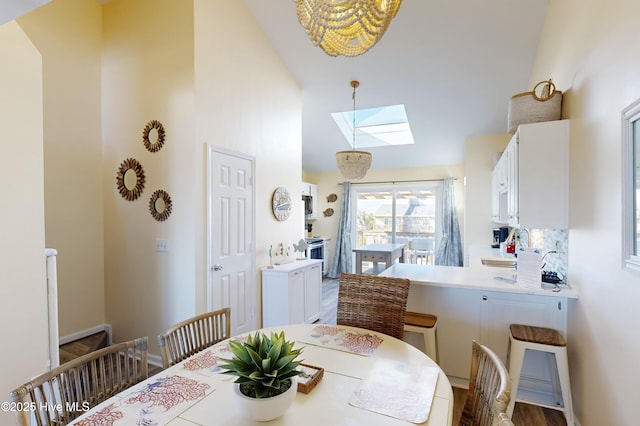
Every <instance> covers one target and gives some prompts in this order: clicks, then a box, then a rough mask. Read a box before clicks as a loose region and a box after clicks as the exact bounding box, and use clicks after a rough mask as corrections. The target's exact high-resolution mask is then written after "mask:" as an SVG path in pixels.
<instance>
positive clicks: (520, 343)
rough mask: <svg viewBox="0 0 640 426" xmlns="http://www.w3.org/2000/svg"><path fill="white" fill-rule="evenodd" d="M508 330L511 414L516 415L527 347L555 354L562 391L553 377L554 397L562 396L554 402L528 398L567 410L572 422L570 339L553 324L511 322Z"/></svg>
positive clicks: (509, 410)
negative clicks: (548, 325) (565, 338)
mask: <svg viewBox="0 0 640 426" xmlns="http://www.w3.org/2000/svg"><path fill="white" fill-rule="evenodd" d="M509 332H510V333H509V334H510V335H509V351H508V353H507V363H508V364H509V375H510V376H511V385H512V394H513V397H512V398H511V401H510V402H509V407H508V409H507V414H508V415H509V417H511V416H512V415H513V408H514V406H515V403H516V399H517V396H518V384H519V382H520V373H521V372H522V365H523V362H524V355H525V351H527V350H533V351H541V352H547V353H549V354H553V355H554V356H555V361H556V368H557V372H558V379H559V381H560V392H558V389H557V383H555V380H554V379H552V382H554V397H556V399H557V396H559V395H560V396H561V397H562V400H556V405H555V406H554V405H547V404H541V403H537V402H532V401H526V402H527V403H530V404H534V405H540V406H544V407H547V408H553V409H555V410H560V411H562V412H564V417H565V419H566V420H567V425H568V426H573V424H574V423H573V404H572V402H571V383H570V381H569V361H568V359H567V343H566V342H565V340H564V338H563V337H562V335H561V334H560V333H559V332H558V331H557V330H554V329H552V328H545V327H533V326H530V325H522V324H511V325H509Z"/></svg>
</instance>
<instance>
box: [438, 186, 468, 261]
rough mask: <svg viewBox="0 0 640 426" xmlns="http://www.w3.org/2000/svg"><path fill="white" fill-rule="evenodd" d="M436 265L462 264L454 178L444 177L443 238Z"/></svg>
mask: <svg viewBox="0 0 640 426" xmlns="http://www.w3.org/2000/svg"><path fill="white" fill-rule="evenodd" d="M435 264H436V265H445V266H462V264H463V260H462V241H461V238H460V226H459V225H458V212H457V211H456V199H455V195H454V192H453V178H452V177H448V178H445V179H444V188H443V191H442V239H441V240H440V245H439V246H438V251H437V252H436V261H435Z"/></svg>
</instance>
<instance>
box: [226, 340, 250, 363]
mask: <svg viewBox="0 0 640 426" xmlns="http://www.w3.org/2000/svg"><path fill="white" fill-rule="evenodd" d="M229 349H231V352H232V353H233V354H234V355H235V356H236V357H237V358H238V359H240V360H241V361H243V362H251V359H250V358H249V357H248V354H247V352H246V350H245V346H244V345H243V344H242V343H240V342H236V341H233V340H232V341H230V342H229Z"/></svg>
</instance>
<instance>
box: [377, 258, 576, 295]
mask: <svg viewBox="0 0 640 426" xmlns="http://www.w3.org/2000/svg"><path fill="white" fill-rule="evenodd" d="M380 275H381V276H385V277H397V278H408V279H409V280H410V281H411V284H414V285H430V286H437V287H449V288H458V289H468V290H480V291H498V292H504V293H519V294H533V295H540V296H556V297H564V298H569V299H577V298H578V291H577V290H576V289H575V288H574V287H572V286H571V285H568V286H567V285H561V286H560V287H559V288H560V291H555V292H554V291H552V290H551V289H543V288H531V287H525V286H522V285H518V284H515V283H510V282H507V281H504V280H505V279H506V280H511V279H513V278H514V276H513V275H514V271H513V270H512V269H509V268H495V267H489V266H471V267H457V266H437V265H436V266H434V265H418V264H411V263H395V264H393V265H392V266H391V267H389V268H388V269H386V270H385V271H384V272H382V273H381V274H380Z"/></svg>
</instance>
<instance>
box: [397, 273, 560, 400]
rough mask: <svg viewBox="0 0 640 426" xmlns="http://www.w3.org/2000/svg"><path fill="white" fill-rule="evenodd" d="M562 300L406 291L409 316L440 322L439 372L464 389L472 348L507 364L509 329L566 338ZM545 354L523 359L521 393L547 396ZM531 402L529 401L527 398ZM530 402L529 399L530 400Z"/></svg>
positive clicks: (549, 373)
mask: <svg viewBox="0 0 640 426" xmlns="http://www.w3.org/2000/svg"><path fill="white" fill-rule="evenodd" d="M566 303H567V301H566V298H562V297H557V296H551V295H549V296H543V295H539V294H536V295H531V294H520V293H506V292H492V291H482V290H471V289H464V288H450V287H439V286H435V285H434V286H431V285H416V284H413V283H412V285H411V287H410V291H409V299H408V301H407V310H409V311H413V312H424V313H431V314H434V315H437V316H438V351H439V354H440V357H439V358H440V367H442V369H443V370H444V372H445V373H446V374H447V376H449V379H450V380H451V381H452V383H457V384H458V385H465V384H466V383H468V379H469V368H470V367H469V366H470V365H471V342H472V341H473V340H477V341H478V342H480V343H482V344H485V345H487V346H489V347H490V348H491V349H492V350H493V351H494V352H496V354H497V355H498V356H499V357H500V358H501V359H502V361H503V362H506V355H507V348H508V343H509V324H511V323H519V324H527V325H535V326H541V327H550V328H555V329H556V330H558V331H560V332H561V333H562V334H563V335H564V336H566ZM551 367H553V364H550V363H549V360H548V358H547V357H546V356H545V355H544V354H536V353H532V354H529V353H528V354H527V359H526V362H525V368H524V369H523V374H522V380H521V388H522V389H523V390H524V392H528V395H531V394H540V395H541V397H539V398H535V399H538V400H540V401H544V397H545V396H546V395H549V394H550V393H551V389H552V381H553V380H555V377H554V376H553V372H554V370H553V369H552V368H551ZM528 397H529V396H528ZM529 398H530V397H529Z"/></svg>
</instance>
